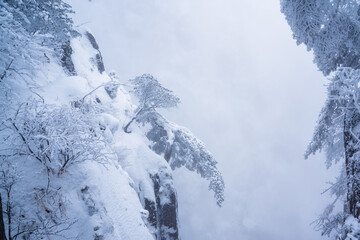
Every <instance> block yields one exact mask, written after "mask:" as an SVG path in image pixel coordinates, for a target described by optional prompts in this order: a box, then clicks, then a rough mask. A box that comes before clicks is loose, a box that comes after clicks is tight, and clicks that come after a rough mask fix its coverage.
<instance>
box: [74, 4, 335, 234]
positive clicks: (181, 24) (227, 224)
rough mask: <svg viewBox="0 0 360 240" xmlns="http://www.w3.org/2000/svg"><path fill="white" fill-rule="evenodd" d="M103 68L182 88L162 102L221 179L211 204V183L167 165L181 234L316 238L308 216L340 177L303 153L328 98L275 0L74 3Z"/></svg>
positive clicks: (318, 209)
mask: <svg viewBox="0 0 360 240" xmlns="http://www.w3.org/2000/svg"><path fill="white" fill-rule="evenodd" d="M69 2H70V3H71V4H72V5H73V7H74V9H75V11H76V12H77V14H76V15H75V16H74V18H75V20H76V25H82V26H84V27H87V28H89V29H90V30H91V31H92V32H93V34H94V35H95V38H96V39H97V41H98V43H99V45H100V49H101V51H102V54H103V57H104V61H105V67H106V70H107V71H109V70H116V71H117V73H118V74H119V75H120V77H121V78H122V79H123V80H126V79H129V78H133V77H135V76H138V75H141V74H143V73H150V74H152V75H154V76H155V77H157V78H158V79H159V81H160V82H161V83H162V84H163V85H164V86H165V87H167V88H169V89H171V90H173V91H174V92H175V94H176V95H178V96H179V97H180V98H181V100H182V103H181V105H180V107H179V108H178V109H173V110H171V111H164V114H165V115H166V116H167V117H168V118H169V119H170V120H172V121H174V122H176V123H178V124H181V125H184V126H186V127H188V128H189V129H191V130H192V131H193V132H194V134H195V135H196V136H198V137H199V138H200V139H201V140H203V142H204V143H205V144H206V146H207V147H208V149H209V150H210V151H211V152H212V153H213V154H214V155H215V157H216V159H217V160H218V162H219V164H218V167H219V169H220V170H221V172H222V173H223V177H224V180H225V184H226V200H225V202H224V206H223V207H222V208H218V207H217V206H216V204H215V200H214V199H213V197H212V193H211V192H208V191H207V186H208V183H207V182H206V181H204V180H202V179H200V177H199V176H198V175H196V174H194V173H189V172H188V171H186V170H177V171H176V172H175V174H174V178H175V184H176V188H177V191H178V197H179V218H180V222H181V226H180V234H181V236H182V239H183V240H210V239H211V240H227V239H231V240H232V239H242V240H262V239H267V240H304V239H306V240H308V239H322V238H321V237H320V233H319V232H316V231H314V230H313V228H314V226H310V223H311V222H312V221H314V220H315V219H316V216H317V214H320V213H321V212H322V210H323V208H324V207H325V205H326V203H327V202H328V199H327V198H328V197H327V196H323V195H321V194H320V193H321V192H322V190H324V189H325V188H326V184H325V182H326V181H328V180H330V179H332V178H333V176H334V175H335V172H336V171H334V170H329V171H327V170H326V169H325V166H324V164H323V162H324V159H323V156H322V155H318V156H315V157H311V158H310V159H309V160H304V159H303V153H304V151H305V148H306V146H307V144H308V142H309V140H310V139H311V136H312V131H313V129H314V126H315V123H316V120H317V116H318V113H319V111H320V109H321V107H322V104H323V102H324V101H325V91H326V88H325V87H324V84H326V80H325V78H324V77H323V76H322V74H321V73H320V72H319V71H317V69H316V67H315V65H313V63H312V55H311V53H308V52H306V50H305V47H304V46H300V47H298V46H296V43H295V41H294V40H293V39H292V33H291V31H290V28H289V27H288V25H287V23H286V21H285V18H284V16H283V15H282V14H281V13H280V4H279V2H280V1H279V0H262V1H253V0H246V1H245V0H240V1H239V0H143V1H134V0H92V2H88V1H85V0H83V1H79V0H76V1H75V0H69Z"/></svg>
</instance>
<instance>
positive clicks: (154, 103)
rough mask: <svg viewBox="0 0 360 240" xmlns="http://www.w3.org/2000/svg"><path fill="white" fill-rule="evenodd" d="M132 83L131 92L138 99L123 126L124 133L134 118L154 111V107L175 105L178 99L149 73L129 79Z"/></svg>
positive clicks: (136, 118) (178, 101) (138, 118)
mask: <svg viewBox="0 0 360 240" xmlns="http://www.w3.org/2000/svg"><path fill="white" fill-rule="evenodd" d="M130 83H131V84H132V85H133V90H132V93H133V94H134V95H135V97H136V98H137V100H138V101H139V105H138V107H137V108H136V110H135V113H134V116H133V117H132V119H131V120H130V121H129V122H128V123H127V124H126V126H125V127H124V131H125V132H126V133H130V132H129V131H128V128H129V126H130V124H131V123H132V122H133V121H134V120H140V119H141V118H142V117H143V116H145V115H146V114H147V113H150V112H152V111H155V109H156V108H171V107H176V106H177V105H178V104H179V103H180V99H179V98H178V97H176V96H175V95H174V94H173V93H172V91H170V90H169V89H166V88H164V87H163V86H161V84H160V83H159V81H158V80H157V79H156V78H154V77H153V76H151V75H150V74H143V75H142V76H140V77H136V78H134V79H131V80H130Z"/></svg>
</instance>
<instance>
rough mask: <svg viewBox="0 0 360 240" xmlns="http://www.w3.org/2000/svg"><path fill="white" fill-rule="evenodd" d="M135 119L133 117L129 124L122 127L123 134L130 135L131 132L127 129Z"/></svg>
mask: <svg viewBox="0 0 360 240" xmlns="http://www.w3.org/2000/svg"><path fill="white" fill-rule="evenodd" d="M135 119H136V117H133V118H132V119H131V120H130V122H128V124H126V126H125V127H124V132H126V133H131V131H129V130H128V128H129V127H130V125H131V123H132V122H133V121H134V120H135Z"/></svg>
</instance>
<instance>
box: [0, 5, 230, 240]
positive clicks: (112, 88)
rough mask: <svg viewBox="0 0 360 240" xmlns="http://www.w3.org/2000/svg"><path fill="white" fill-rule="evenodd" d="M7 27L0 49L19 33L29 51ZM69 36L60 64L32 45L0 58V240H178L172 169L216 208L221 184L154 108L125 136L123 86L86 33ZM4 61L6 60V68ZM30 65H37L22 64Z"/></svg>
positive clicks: (197, 145)
mask: <svg viewBox="0 0 360 240" xmlns="http://www.w3.org/2000/svg"><path fill="white" fill-rule="evenodd" d="M1 4H3V3H1ZM3 5H4V6H5V7H6V8H5V7H4V8H2V9H1V10H0V17H2V18H6V19H7V20H12V21H14V24H15V23H16V21H15V20H16V19H15V18H14V16H13V15H12V14H11V12H9V10H7V9H10V10H11V8H10V7H9V6H7V5H6V4H3ZM15 25H16V24H15ZM12 27H13V26H12V25H11V24H9V26H8V28H2V32H1V36H2V37H1V38H0V42H1V43H7V44H8V42H9V41H10V40H9V39H11V36H14V37H18V38H19V39H21V38H22V36H21V34H22V35H24V36H23V37H28V38H29V42H31V41H32V40H33V39H34V38H36V37H34V36H31V35H29V34H28V33H27V32H26V30H24V31H23V32H21V31H20V32H18V33H15V32H11V31H10V30H11V28H12ZM19 27H20V26H19ZM7 31H8V32H7ZM9 32H11V34H12V35H11V34H10V33H9ZM77 33H78V34H77V35H76V36H75V37H73V38H71V40H70V41H69V42H68V43H67V44H66V45H64V46H65V47H64V48H63V51H62V54H63V55H62V56H60V60H59V56H58V55H59V54H58V53H56V50H53V49H51V48H49V47H46V46H41V41H39V43H33V44H34V46H32V45H28V47H29V49H27V50H26V53H27V54H28V55H22V54H21V52H19V51H15V50H16V49H12V48H11V47H10V48H8V52H4V51H2V53H1V58H0V60H1V61H2V62H1V69H0V73H2V72H4V73H6V74H5V75H6V76H4V78H3V79H2V81H0V91H1V96H2V97H1V110H2V111H3V112H4V113H5V114H2V115H1V117H0V123H1V129H0V141H1V143H0V166H1V167H0V194H1V200H2V201H1V202H2V204H1V206H2V208H3V211H4V212H5V213H6V214H5V215H4V216H2V217H1V219H0V234H1V229H6V231H5V232H6V233H5V236H6V239H14V238H15V237H23V238H24V239H43V238H50V239H62V238H64V237H66V238H70V239H71V238H74V239H144V240H146V239H164V240H165V239H180V237H179V234H178V219H177V198H176V191H175V189H174V186H173V179H172V169H175V168H176V167H180V166H185V167H186V168H188V169H189V170H192V171H196V172H198V173H199V174H200V175H201V176H202V177H204V178H206V179H208V180H209V181H210V189H211V190H213V191H214V192H215V197H216V200H217V203H218V204H219V205H221V203H222V201H223V191H224V183H223V180H222V177H221V175H220V173H219V172H218V170H217V169H216V161H215V160H214V158H213V157H212V155H211V154H210V153H209V152H208V151H207V150H206V149H205V147H204V145H203V144H202V143H201V142H200V141H199V140H197V139H196V138H195V137H194V136H193V135H192V134H191V132H190V131H188V130H186V129H184V128H181V127H178V126H177V125H175V124H173V123H170V122H168V121H167V120H166V119H165V118H164V117H163V116H161V115H160V114H158V113H156V111H155V109H151V111H149V112H147V114H144V116H143V117H142V118H141V119H140V118H139V119H136V121H135V122H134V123H133V124H132V125H131V133H126V132H125V131H124V126H125V125H126V124H127V123H129V121H130V120H131V119H132V118H133V117H134V112H135V111H136V109H137V106H136V103H135V102H134V101H133V100H132V97H131V91H132V86H131V84H130V83H129V82H127V81H122V80H120V79H119V78H118V77H117V75H116V73H114V72H112V73H110V74H107V73H106V71H105V67H104V62H103V60H102V57H101V53H100V51H99V47H98V45H97V43H96V40H95V38H94V37H93V35H92V34H91V33H90V32H89V31H88V30H77ZM17 34H20V37H19V36H17ZM10 35H11V36H10ZM9 36H10V38H7V37H9ZM43 37H44V38H46V36H41V37H40V38H43ZM12 51H14V52H12ZM24 51H25V50H24ZM32 52H35V53H36V54H37V55H33V54H32ZM6 56H10V57H11V58H12V59H13V61H12V62H11V66H10V67H9V63H10V62H9V61H8V59H6ZM22 56H26V58H23V57H22ZM64 56H66V58H65V57H64ZM32 57H34V58H35V60H36V61H35V60H34V61H31V62H30V61H29V60H27V59H28V58H29V59H31V58H32ZM33 66H36V68H32V67H33ZM14 67H18V68H21V69H23V70H22V71H23V72H22V74H20V75H24V76H26V77H19V74H16V72H15V71H13V70H12V69H13V68H14ZM15 70H16V69H15ZM10 103H11V104H10ZM159 124H160V125H159ZM149 126H151V127H149ZM159 126H160V128H161V129H159ZM160 130H164V131H165V134H164V132H161V131H160ZM160 145H161V146H164V148H161V147H159V146H160ZM4 209H5V210H4ZM2 220H3V221H2ZM1 223H3V224H1ZM0 239H1V236H0Z"/></svg>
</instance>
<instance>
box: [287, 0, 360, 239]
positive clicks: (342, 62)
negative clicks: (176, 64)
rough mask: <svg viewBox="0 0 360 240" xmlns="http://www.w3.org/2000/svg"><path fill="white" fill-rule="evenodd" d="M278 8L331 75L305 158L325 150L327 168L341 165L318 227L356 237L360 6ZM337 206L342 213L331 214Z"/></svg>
mask: <svg viewBox="0 0 360 240" xmlns="http://www.w3.org/2000/svg"><path fill="white" fill-rule="evenodd" d="M281 7H282V8H281V10H282V12H283V13H284V14H285V16H286V20H287V21H288V23H289V25H290V27H291V29H292V31H293V36H294V38H295V39H296V40H297V44H302V43H304V44H305V45H306V46H307V49H308V50H309V51H310V50H312V51H313V53H314V62H315V63H316V64H317V66H318V68H319V70H321V71H322V72H323V74H324V75H325V76H331V78H330V83H329V85H328V99H327V101H326V103H325V106H324V107H323V109H322V111H321V113H320V117H319V121H318V124H317V127H316V128H315V132H314V136H313V139H312V141H311V142H310V144H309V147H308V149H307V151H306V153H305V157H306V158H307V157H308V156H309V155H310V154H314V153H316V152H318V151H321V150H324V151H325V153H326V156H327V167H330V166H331V165H332V164H333V163H336V162H338V161H342V162H343V168H342V171H341V173H340V176H339V177H338V178H337V181H336V182H335V183H333V184H332V185H331V187H330V188H329V190H330V192H331V193H332V194H333V195H334V196H335V200H334V202H333V203H331V204H330V205H329V206H328V207H327V208H326V209H325V211H324V213H323V214H322V215H321V216H320V218H319V219H318V221H317V223H318V228H319V230H321V231H322V233H323V234H327V235H333V236H335V238H336V239H347V237H351V236H352V237H359V236H360V233H359V232H360V228H359V217H360V131H359V124H360V108H359V103H360V99H359V95H360V91H359V81H360V71H359V68H360V51H359V50H360V5H359V3H358V1H356V0H345V1H340V0H334V1H329V0H282V1H281ZM338 201H342V202H343V205H344V206H343V210H342V211H340V212H338V213H333V211H334V209H335V206H336V203H337V202H338ZM358 228H359V229H358Z"/></svg>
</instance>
